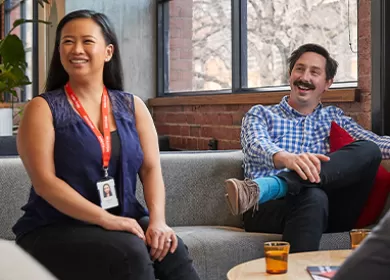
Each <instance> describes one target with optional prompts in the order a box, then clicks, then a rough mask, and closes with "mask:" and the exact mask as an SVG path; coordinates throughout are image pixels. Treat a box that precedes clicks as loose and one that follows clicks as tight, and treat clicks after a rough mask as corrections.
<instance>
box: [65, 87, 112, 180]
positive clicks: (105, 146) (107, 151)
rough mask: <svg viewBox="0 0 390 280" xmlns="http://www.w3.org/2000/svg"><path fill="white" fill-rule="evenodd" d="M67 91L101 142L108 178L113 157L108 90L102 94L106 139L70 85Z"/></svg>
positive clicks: (104, 90) (104, 166)
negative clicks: (109, 165)
mask: <svg viewBox="0 0 390 280" xmlns="http://www.w3.org/2000/svg"><path fill="white" fill-rule="evenodd" d="M65 91H66V92H67V94H68V95H69V98H70V100H72V102H73V105H74V107H75V109H76V110H77V112H78V113H79V114H80V116H81V117H82V118H83V119H84V121H85V122H86V123H87V125H88V126H89V127H90V128H91V129H92V131H93V133H95V135H96V137H97V139H98V140H99V143H100V147H101V148H102V155H103V169H104V171H105V177H107V176H108V172H107V170H108V164H109V162H110V157H111V134H110V125H109V123H108V107H109V106H110V99H109V98H108V93H107V89H106V87H104V88H103V94H102V121H103V134H104V137H103V135H102V134H101V133H100V131H99V129H97V128H96V126H95V125H94V124H93V122H92V121H91V119H90V118H89V116H88V114H87V112H86V111H85V109H84V107H83V105H81V103H80V101H79V99H78V98H77V96H76V95H75V94H74V92H73V90H72V88H71V87H70V85H69V83H67V84H66V85H65Z"/></svg>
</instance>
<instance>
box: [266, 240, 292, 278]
mask: <svg viewBox="0 0 390 280" xmlns="http://www.w3.org/2000/svg"><path fill="white" fill-rule="evenodd" d="M289 252H290V244H289V243H288V242H282V241H272V242H265V243H264V254H265V263H266V271H267V273H270V274H283V273H286V272H287V269H288V253H289Z"/></svg>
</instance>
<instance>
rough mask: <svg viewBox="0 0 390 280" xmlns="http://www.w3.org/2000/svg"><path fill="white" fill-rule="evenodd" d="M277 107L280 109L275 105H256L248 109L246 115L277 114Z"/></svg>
mask: <svg viewBox="0 0 390 280" xmlns="http://www.w3.org/2000/svg"><path fill="white" fill-rule="evenodd" d="M279 107H280V106H279V104H277V105H261V104H258V105H254V106H252V107H251V108H250V109H249V111H248V113H251V114H272V113H275V112H278V111H279V110H280V108H279Z"/></svg>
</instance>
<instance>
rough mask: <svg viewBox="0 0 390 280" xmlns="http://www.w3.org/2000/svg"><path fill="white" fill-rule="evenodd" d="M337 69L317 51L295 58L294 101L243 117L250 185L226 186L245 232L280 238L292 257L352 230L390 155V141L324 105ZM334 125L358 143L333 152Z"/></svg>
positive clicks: (302, 51)
mask: <svg viewBox="0 0 390 280" xmlns="http://www.w3.org/2000/svg"><path fill="white" fill-rule="evenodd" d="M337 66H338V64H337V62H336V61H335V60H334V59H333V58H331V57H330V55H329V53H328V51H327V50H326V49H324V48H323V47H321V46H319V45H315V44H306V45H303V46H301V47H299V48H298V49H297V50H295V51H294V52H293V53H292V55H291V57H290V58H289V73H290V78H289V82H290V86H291V91H290V94H289V96H285V97H284V98H283V99H282V101H281V102H280V103H279V104H278V105H275V106H271V107H265V106H261V105H257V106H254V107H252V108H251V109H250V110H249V111H248V113H247V114H246V115H245V117H244V119H243V123H242V130H241V144H242V147H243V152H244V171H245V177H246V178H247V179H245V180H244V181H240V180H237V179H228V180H226V182H225V187H226V192H227V194H226V197H227V201H228V204H229V206H230V209H231V210H232V213H233V214H235V215H238V214H242V213H244V225H245V230H246V231H251V232H266V233H281V234H283V240H285V241H288V242H290V245H291V252H301V251H314V250H318V248H319V243H320V239H321V236H322V234H323V233H324V232H326V231H327V232H339V231H346V230H350V229H351V228H353V227H354V225H355V223H356V221H357V219H358V217H359V215H360V213H361V210H362V208H363V206H364V204H365V202H366V199H367V197H368V195H369V193H370V190H371V187H372V185H373V182H374V178H375V175H376V173H377V170H378V167H379V164H380V162H381V159H382V155H383V157H384V158H389V157H390V137H387V136H383V137H380V136H378V135H376V134H374V133H372V132H370V131H367V130H364V129H363V128H362V127H361V126H359V125H358V124H357V123H356V122H355V121H353V120H352V119H351V118H349V117H347V116H345V115H344V113H343V111H342V110H341V109H339V108H337V107H334V106H329V107H323V106H322V104H321V96H322V94H323V93H324V92H325V91H326V90H328V88H329V87H330V86H331V84H332V82H333V78H334V76H335V74H336V72H337ZM332 121H334V122H336V123H337V124H338V125H340V126H341V127H343V128H344V129H345V130H346V131H348V132H349V134H351V136H352V137H354V138H355V139H359V141H355V142H353V143H352V144H349V145H347V146H344V147H343V148H341V149H340V150H338V151H336V152H334V153H331V154H329V139H328V138H329V131H330V126H331V122H332ZM378 147H379V148H378ZM252 208H253V210H252Z"/></svg>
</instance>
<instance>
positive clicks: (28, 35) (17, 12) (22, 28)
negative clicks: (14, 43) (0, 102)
mask: <svg viewBox="0 0 390 280" xmlns="http://www.w3.org/2000/svg"><path fill="white" fill-rule="evenodd" d="M33 2H34V1H28V0H6V1H5V2H4V33H5V34H7V33H8V32H9V31H10V30H11V28H12V24H13V22H14V21H15V20H16V19H19V18H26V19H32V18H33V16H32V11H33V10H32V3H33ZM12 33H14V34H15V35H17V36H18V37H19V38H20V39H21V40H22V41H23V43H24V46H25V52H26V62H27V69H26V75H27V76H28V77H29V79H30V81H32V80H33V79H32V71H33V60H32V49H33V48H32V40H33V25H32V24H31V23H28V24H22V25H19V26H18V27H17V28H15V30H14V31H13V32H12ZM32 82H33V83H34V82H35V81H32ZM17 92H18V98H17V100H14V101H16V102H24V101H27V100H30V99H31V98H32V96H33V93H32V85H27V86H24V87H23V88H21V89H18V90H17Z"/></svg>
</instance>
